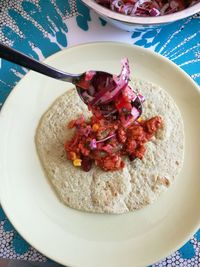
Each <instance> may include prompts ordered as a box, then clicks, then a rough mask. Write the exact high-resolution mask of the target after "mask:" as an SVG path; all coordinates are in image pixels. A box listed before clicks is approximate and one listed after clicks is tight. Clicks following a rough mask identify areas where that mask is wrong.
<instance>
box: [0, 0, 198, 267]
mask: <svg viewBox="0 0 200 267" xmlns="http://www.w3.org/2000/svg"><path fill="white" fill-rule="evenodd" d="M103 40H107V41H108V40H109V41H121V42H126V43H130V44H136V45H139V46H142V47H145V48H148V49H152V50H154V51H156V52H158V53H160V54H162V55H164V56H166V57H168V58H169V59H170V60H172V61H174V62H175V63H176V64H177V65H178V66H180V67H181V68H182V69H183V70H185V71H186V72H187V73H188V74H189V75H190V76H191V77H192V78H193V79H194V80H195V81H196V82H197V83H198V84H200V16H199V15H195V16H193V17H190V18H187V19H185V20H182V21H179V22H175V23H172V24H170V25H167V26H165V27H163V28H162V29H155V30H152V29H151V30H148V31H146V32H145V31H141V32H139V31H135V32H134V33H128V32H124V31H122V30H119V29H116V28H113V27H112V26H110V25H108V24H107V23H106V22H105V21H104V20H102V19H100V18H99V17H98V16H97V15H95V14H94V13H93V12H91V11H89V10H88V9H87V8H86V7H85V6H84V5H83V4H82V3H81V1H80V0H71V1H70V0H69V1H67V0H26V1H22V0H0V41H2V42H4V43H6V44H8V45H11V46H13V47H14V48H16V49H18V50H20V51H22V52H24V53H26V54H28V55H30V56H32V57H34V58H36V59H40V60H42V59H43V58H45V57H48V56H49V55H51V54H53V53H55V52H57V51H59V50H61V49H63V48H65V47H68V46H71V45H75V44H79V43H84V42H93V41H103ZM25 74H26V70H24V69H23V68H21V67H18V66H16V65H13V64H11V63H8V62H6V61H3V60H1V59H0V107H1V106H2V105H3V103H4V101H5V99H6V98H7V96H8V95H9V93H10V91H11V90H12V88H13V87H14V86H15V85H16V84H17V82H18V81H19V80H20V79H21V78H22V77H23V76H24V75H25ZM163 242H165V240H163ZM144 253H145V252H144ZM0 257H1V258H13V259H16V258H17V259H24V260H33V261H47V258H46V257H44V256H43V255H41V254H40V253H39V252H37V251H36V250H35V249H33V248H32V247H31V246H30V245H29V244H27V243H26V242H25V241H24V240H23V239H22V238H21V236H20V235H19V234H18V233H17V232H16V231H15V229H14V228H13V227H12V225H11V224H10V222H9V221H8V219H7V218H6V216H5V214H4V212H3V210H2V209H1V208H0ZM153 266H154V267H156V266H157V267H158V266H159V267H161V266H185V267H186V266H187V267H189V266H191V267H193V266H196V267H198V266H200V231H198V232H197V233H196V234H195V235H194V237H193V238H192V239H191V240H189V241H188V243H186V244H185V245H184V246H183V247H182V248H181V249H179V250H178V251H177V252H175V253H174V254H173V255H171V256H169V257H167V258H166V259H163V260H162V261H161V262H159V263H156V264H154V265H153ZM133 267H134V266H133Z"/></svg>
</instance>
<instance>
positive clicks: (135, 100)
mask: <svg viewBox="0 0 200 267" xmlns="http://www.w3.org/2000/svg"><path fill="white" fill-rule="evenodd" d="M94 75H95V72H93V73H92V74H91V73H88V74H86V77H84V78H83V79H82V80H81V81H80V82H79V84H78V86H79V87H81V88H82V94H83V95H84V98H85V97H86V95H87V102H88V103H87V105H88V109H89V110H91V111H92V113H93V116H92V117H91V118H90V119H89V120H86V119H85V118H84V116H83V115H81V116H80V117H79V118H77V119H74V120H71V121H70V122H69V124H68V128H69V129H72V128H74V129H75V133H74V136H73V137H72V139H71V140H70V141H69V140H68V141H67V142H66V143H65V151H66V153H67V158H68V159H69V160H71V161H72V162H73V165H74V166H75V167H80V166H81V167H82V169H83V170H84V171H86V172H87V171H90V169H91V168H92V165H93V164H95V165H97V166H98V167H100V168H101V169H102V170H104V171H116V170H120V169H122V168H124V166H125V163H124V161H123V157H124V156H128V157H129V160H130V161H133V160H135V159H136V158H138V159H142V158H143V156H144V153H145V150H146V147H145V144H146V143H147V142H148V141H149V140H150V139H151V138H152V137H153V136H154V135H155V134H156V132H157V130H158V129H160V128H162V125H163V123H162V119H161V117H159V116H155V117H152V118H149V119H147V120H145V119H142V118H141V114H142V103H143V102H144V101H145V98H144V97H143V96H142V95H141V94H140V93H138V92H134V91H133V90H132V89H131V87H130V85H129V84H128V83H129V80H130V69H129V64H128V59H124V60H122V70H121V73H120V75H119V76H105V75H100V76H98V77H96V76H94ZM93 77H95V81H94V80H92V79H93ZM91 81H92V82H91ZM97 81H98V82H97Z"/></svg>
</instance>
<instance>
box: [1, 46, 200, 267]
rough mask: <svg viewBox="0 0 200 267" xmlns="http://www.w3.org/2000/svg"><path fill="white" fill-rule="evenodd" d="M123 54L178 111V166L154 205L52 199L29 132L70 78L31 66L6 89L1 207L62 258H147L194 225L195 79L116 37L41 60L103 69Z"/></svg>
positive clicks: (128, 261) (111, 261) (119, 261)
mask: <svg viewBox="0 0 200 267" xmlns="http://www.w3.org/2000/svg"><path fill="white" fill-rule="evenodd" d="M123 57H128V58H129V60H130V63H131V69H132V73H133V75H134V76H136V77H138V78H143V79H146V80H148V81H152V82H154V83H157V84H159V85H161V86H162V87H163V88H164V89H165V90H167V91H168V92H169V93H170V95H171V96H172V97H173V98H174V99H175V101H176V103H177V104H178V106H179V108H180V110H181V113H182V116H183V119H184V125H185V135H186V150H185V162H184V168H183V170H182V172H181V175H180V177H179V178H178V179H177V180H176V182H175V184H174V185H173V186H172V188H170V190H169V191H168V192H166V193H165V194H163V195H162V196H161V198H160V199H159V200H158V201H157V202H156V203H155V204H154V205H151V206H149V207H147V208H145V209H142V210H140V211H137V212H131V213H129V214H125V215H118V216H117V215H96V214H88V213H83V212H79V211H75V210H73V209H70V208H67V207H65V206H64V205H62V204H61V203H60V202H59V201H58V199H57V197H56V195H55V194H54V191H53V190H52V189H51V186H50V185H49V183H48V181H47V179H46V178H45V176H44V174H43V172H42V169H41V166H40V163H39V160H38V157H37V154H36V150H35V145H34V134H35V129H36V126H37V124H38V121H39V119H40V117H41V115H42V114H43V112H44V111H45V110H46V109H47V108H48V106H49V105H50V104H51V103H52V101H53V100H54V99H55V98H56V97H57V96H59V95H61V94H62V93H63V92H64V91H65V90H66V89H67V88H69V87H71V86H70V85H69V84H67V83H64V82H59V81H56V80H53V79H51V78H47V77H45V76H42V75H40V74H37V73H34V72H29V74H28V75H26V76H25V77H24V78H23V79H22V80H21V81H20V82H19V83H18V85H17V86H16V88H15V89H14V90H13V91H12V93H11V95H10V96H9V97H8V100H7V101H6V103H5V105H4V106H3V110H2V112H1V116H0V127H1V130H0V140H1V146H0V185H1V186H0V200H1V204H2V206H3V209H4V210H5V212H6V214H7V216H8V218H9V219H10V221H11V222H12V224H13V225H14V227H15V228H16V229H17V230H18V231H19V233H20V234H21V235H22V236H23V237H24V238H25V239H26V240H27V241H28V242H29V243H30V244H31V245H32V246H34V247H35V248H36V249H38V250H39V251H40V252H42V253H43V254H45V255H46V256H48V257H50V258H52V259H53V260H55V261H57V262H59V263H62V264H63V265H69V266H78V267H94V266H95V267H102V266H103V267H114V266H115V267H122V266H123V267H129V266H131V267H133V266H134V267H137V266H145V265H149V264H151V263H153V262H155V261H157V260H159V259H161V258H164V257H165V256H167V255H169V254H170V253H172V252H173V251H174V250H176V249H178V248H179V247H180V246H181V245H182V244H183V243H184V242H186V241H187V240H188V239H189V237H191V236H192V234H193V233H194V232H195V231H196V230H197V229H198V226H199V222H200V209H199V203H200V164H199V158H200V138H199V133H200V123H199V116H200V94H199V91H198V87H197V86H196V85H195V83H194V82H193V81H192V80H191V79H190V78H189V77H188V76H187V75H186V74H185V73H184V72H183V71H181V70H180V69H179V68H178V67H177V66H175V65H174V64H173V63H171V62H169V61H168V60H167V59H165V58H163V57H161V56H159V55H157V54H155V53H152V52H150V51H148V50H145V49H143V48H139V47H137V46H129V45H125V44H120V43H96V44H86V45H81V46H77V47H73V48H69V49H66V50H64V51H62V52H59V53H57V54H55V55H54V56H51V57H50V58H48V59H47V60H46V62H47V63H49V64H50V65H52V66H54V67H57V68H59V69H62V70H65V71H69V72H81V71H84V70H88V69H102V70H106V71H110V72H115V73H118V72H119V70H120V64H119V62H120V59H121V58H123ZM161 105H162V103H161ZM172 145H173V140H172Z"/></svg>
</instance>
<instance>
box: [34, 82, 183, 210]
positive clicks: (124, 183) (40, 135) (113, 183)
mask: <svg viewBox="0 0 200 267" xmlns="http://www.w3.org/2000/svg"><path fill="white" fill-rule="evenodd" d="M132 83H133V88H134V89H139V91H140V92H141V93H142V94H143V95H144V96H145V98H146V102H145V103H144V108H143V115H142V117H143V118H146V119H147V118H151V117H153V116H156V115H159V116H161V117H162V119H163V121H164V127H163V129H160V130H159V131H158V132H157V134H156V136H155V137H153V138H152V140H151V141H150V142H148V143H147V144H146V147H147V151H146V154H145V156H144V158H143V160H139V159H136V160H135V161H133V162H130V161H129V160H128V159H126V160H125V162H126V166H125V167H124V169H123V170H120V171H114V172H105V171H103V170H101V169H100V168H99V167H96V166H93V167H92V169H91V170H90V171H89V172H84V171H83V170H82V169H81V168H78V167H74V166H73V165H72V163H71V161H69V160H67V158H66V153H65V150H64V143H65V141H66V140H69V139H70V138H71V137H72V135H73V130H69V129H67V127H66V125H67V124H68V122H69V121H70V120H72V119H75V118H77V117H78V116H79V115H80V114H84V116H85V117H86V118H89V117H90V116H91V113H90V112H89V111H88V110H87V106H86V105H85V104H84V103H83V102H82V101H80V99H79V96H78V95H77V92H76V90H75V89H71V90H68V91H67V92H66V93H65V94H63V95H62V96H60V97H59V98H58V99H57V100H56V101H55V102H54V103H53V104H52V106H51V107H50V108H49V109H48V110H47V112H46V113H45V114H44V115H43V116H42V118H41V120H40V122H39V125H38V128H37V130H36V135H35V143H36V148H37V152H38V155H39V158H40V161H41V164H42V166H43V169H44V171H45V174H46V176H47V177H48V179H49V180H50V182H51V184H52V186H53V188H54V189H55V191H56V193H57V195H58V197H59V199H60V200H61V202H63V203H64V204H66V205H67V206H69V207H71V208H74V209H78V210H82V211H88V212H97V213H114V214H119V213H125V212H128V211H132V210H135V209H140V208H142V207H144V206H146V205H147V204H150V203H153V202H154V201H155V200H156V199H158V197H159V195H160V194H161V193H162V192H164V191H166V190H167V189H168V188H169V186H170V185H171V184H172V183H173V181H174V179H175V178H176V177H177V175H178V174H179V172H180V170H181V167H182V164H183V157H184V129H183V121H182V118H181V114H180V112H179V110H178V107H177V106H176V104H175V102H174V100H173V99H172V98H171V97H170V96H169V95H168V93H167V92H166V91H164V90H163V89H161V88H160V87H159V86H157V85H154V84H152V83H150V82H146V81H141V80H133V82H132Z"/></svg>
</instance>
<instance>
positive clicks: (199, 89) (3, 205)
mask: <svg viewBox="0 0 200 267" xmlns="http://www.w3.org/2000/svg"><path fill="white" fill-rule="evenodd" d="M98 45H111V46H112V45H114V46H116V45H117V46H123V47H128V48H131V49H132V48H133V49H138V50H139V51H141V52H144V53H147V54H149V55H150V56H152V57H156V58H158V59H162V60H164V61H165V63H166V64H169V65H171V66H173V67H174V68H175V69H176V70H177V71H178V72H179V73H180V74H182V75H183V76H185V78H187V79H188V80H189V81H190V83H192V84H193V86H194V88H195V89H196V91H197V92H198V93H199V97H200V87H199V86H198V84H197V83H196V82H195V81H194V80H193V79H192V78H191V77H190V76H189V74H188V73H187V72H185V71H184V70H183V69H181V68H180V67H179V66H178V65H176V64H175V63H174V62H172V61H171V60H169V59H168V58H166V57H164V56H163V55H161V54H159V53H157V52H155V51H152V50H150V49H147V48H143V47H140V46H137V45H134V44H133V45H132V44H128V43H123V42H116V41H98V42H87V43H83V44H77V45H73V46H69V47H67V48H64V49H63V50H60V51H58V52H56V53H54V54H52V55H50V56H49V57H47V58H45V59H44V60H42V61H41V62H44V63H47V64H48V62H49V60H50V61H51V60H54V59H56V57H57V56H58V55H59V56H60V55H62V54H65V52H66V50H72V49H77V48H78V49H81V48H82V47H88V46H98ZM32 72H34V71H28V73H26V74H25V75H24V76H23V78H22V79H20V80H19V82H18V83H17V84H16V85H15V86H14V87H13V89H12V91H11V92H10V94H9V95H8V97H7V99H6V100H5V102H4V103H3V105H2V108H1V110H0V125H1V119H2V116H3V115H4V110H6V109H7V106H9V102H10V99H11V98H13V97H14V96H15V92H16V90H17V88H18V87H19V86H20V85H21V83H23V81H24V79H27V77H29V75H30V74H31V73H32ZM2 132H3V131H2ZM2 132H0V136H1V134H2ZM1 153H2V152H1V148H0V154H1ZM0 205H1V208H2V209H3V211H4V213H5V214H6V216H7V218H8V219H9V221H10V222H11V224H12V225H13V227H14V228H15V230H16V231H17V232H18V233H19V234H20V235H21V236H22V237H23V239H24V240H25V241H26V242H27V243H28V244H29V245H30V246H32V247H33V248H35V249H36V250H37V251H38V252H40V253H41V254H43V255H44V256H45V257H47V258H51V259H52V260H54V261H55V262H57V263H60V264H62V265H64V266H66V262H64V261H62V260H61V259H57V258H56V256H54V255H53V256H52V255H47V253H46V252H45V251H44V250H43V248H41V247H40V248H37V246H35V245H34V244H33V243H32V241H31V240H29V237H28V236H26V234H25V235H24V234H23V233H22V232H21V231H19V230H18V227H16V225H15V222H14V221H13V220H12V219H11V217H10V216H9V214H8V213H7V211H6V206H7V205H6V200H5V201H4V200H3V198H2V195H1V194H0ZM199 227H200V219H199V221H198V222H196V223H195V224H194V227H192V230H191V231H190V232H189V233H188V234H187V235H186V236H187V237H186V238H183V239H181V241H180V242H177V244H176V246H173V248H172V249H168V250H165V253H161V254H162V255H160V256H159V257H156V258H155V260H154V261H153V262H151V263H147V264H148V265H152V264H154V263H156V262H158V261H160V260H162V259H163V258H164V257H166V256H167V255H170V254H172V253H174V252H175V251H177V250H178V249H179V248H180V247H181V246H183V245H184V244H185V243H186V242H187V241H188V240H189V239H190V238H191V237H192V236H193V234H194V233H195V232H197V231H198V229H199ZM67 266H68V267H70V266H71V267H72V265H70V264H67ZM73 267H74V266H73Z"/></svg>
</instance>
